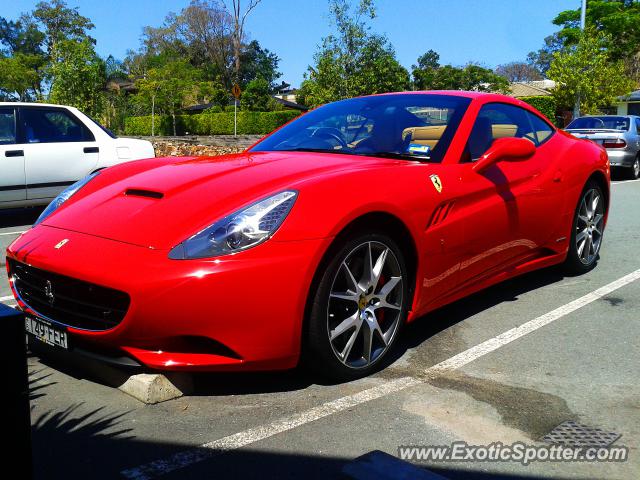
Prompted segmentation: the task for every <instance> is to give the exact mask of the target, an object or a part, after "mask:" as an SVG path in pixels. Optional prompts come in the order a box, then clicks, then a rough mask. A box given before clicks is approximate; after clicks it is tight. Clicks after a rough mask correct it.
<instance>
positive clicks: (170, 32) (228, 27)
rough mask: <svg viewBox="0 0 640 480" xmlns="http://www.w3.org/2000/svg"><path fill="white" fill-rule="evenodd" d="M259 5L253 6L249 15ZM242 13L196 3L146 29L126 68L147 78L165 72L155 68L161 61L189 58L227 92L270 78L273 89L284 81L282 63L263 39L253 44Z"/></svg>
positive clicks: (203, 0)
mask: <svg viewBox="0 0 640 480" xmlns="http://www.w3.org/2000/svg"><path fill="white" fill-rule="evenodd" d="M257 3H258V2H255V1H252V2H249V4H248V5H247V6H246V8H245V14H248V13H249V12H250V11H251V10H253V8H255V6H256V5H257ZM239 9H240V4H239V2H234V4H233V5H232V7H230V8H227V7H226V6H225V4H224V3H223V2H221V1H219V0H191V2H190V3H189V5H188V6H187V7H185V8H184V9H182V10H181V11H180V12H179V13H170V14H169V15H167V17H166V19H165V21H164V23H163V24H162V25H161V26H159V27H151V26H149V27H145V29H144V34H143V42H142V48H141V49H140V51H139V52H130V53H129V54H128V58H127V60H126V61H125V64H126V65H130V66H131V70H130V71H131V73H135V74H141V72H143V71H144V70H146V69H148V68H153V67H156V68H157V67H159V65H158V64H157V63H155V62H156V61H157V60H158V59H165V60H166V59H168V60H174V59H186V60H188V61H189V63H191V64H192V65H193V66H194V67H196V68H198V69H199V70H201V71H202V72H203V74H204V76H205V78H206V79H208V80H209V81H212V82H216V83H222V84H223V85H224V87H225V89H226V91H227V92H230V91H231V87H232V85H233V84H234V83H235V82H236V81H237V82H238V83H240V85H241V86H242V87H244V86H246V85H247V84H248V83H249V82H250V81H251V80H254V79H256V78H264V79H265V80H267V81H268V82H269V83H270V85H272V86H273V84H274V82H275V79H276V78H278V77H279V76H280V73H279V72H278V63H279V61H280V59H279V58H278V56H277V55H275V54H274V53H272V52H270V51H269V50H267V49H265V48H262V47H261V46H260V43H259V42H258V41H257V40H252V41H250V42H248V41H247V38H246V35H244V34H243V33H242V30H243V29H244V26H243V25H244V19H243V18H242V15H244V14H242V12H241V11H240V10H239ZM230 10H233V14H232V13H230ZM236 14H239V15H240V17H237V18H236ZM237 29H239V30H237ZM238 35H240V36H239V37H238ZM238 38H240V43H238V42H237V39H238ZM237 55H239V56H237ZM236 56H237V58H236ZM236 68H238V70H237V72H236Z"/></svg>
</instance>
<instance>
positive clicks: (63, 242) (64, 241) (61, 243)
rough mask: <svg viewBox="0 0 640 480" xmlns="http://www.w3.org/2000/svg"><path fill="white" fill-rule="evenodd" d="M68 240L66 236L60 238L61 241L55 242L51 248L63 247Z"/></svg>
mask: <svg viewBox="0 0 640 480" xmlns="http://www.w3.org/2000/svg"><path fill="white" fill-rule="evenodd" d="M68 241H69V239H68V238H65V239H64V240H62V241H60V242H58V243H57V244H56V246H55V247H53V248H55V249H60V248H62V247H64V246H65V245H66V243H67V242H68Z"/></svg>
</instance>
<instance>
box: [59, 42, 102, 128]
mask: <svg viewBox="0 0 640 480" xmlns="http://www.w3.org/2000/svg"><path fill="white" fill-rule="evenodd" d="M51 60H52V61H51V65H50V66H49V70H48V73H49V77H50V78H51V90H50V92H49V100H50V101H51V102H54V103H61V104H65V105H72V106H74V107H77V108H79V109H80V110H82V111H83V112H86V113H88V114H89V115H93V116H100V115H101V114H102V108H103V106H104V103H103V100H104V98H103V90H104V86H105V81H106V68H105V62H104V61H103V60H102V59H101V58H100V57H99V56H98V55H97V54H96V52H95V50H94V48H93V44H92V43H91V42H90V41H89V40H88V39H84V40H82V41H81V42H77V41H75V40H58V41H57V42H56V43H55V47H54V50H53V51H52V52H51Z"/></svg>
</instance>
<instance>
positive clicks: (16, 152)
mask: <svg viewBox="0 0 640 480" xmlns="http://www.w3.org/2000/svg"><path fill="white" fill-rule="evenodd" d="M4 156H5V157H24V150H7V151H6V152H4Z"/></svg>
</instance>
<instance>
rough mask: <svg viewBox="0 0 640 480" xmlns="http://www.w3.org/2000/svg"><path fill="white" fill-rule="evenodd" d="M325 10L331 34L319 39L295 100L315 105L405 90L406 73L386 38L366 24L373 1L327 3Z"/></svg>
mask: <svg viewBox="0 0 640 480" xmlns="http://www.w3.org/2000/svg"><path fill="white" fill-rule="evenodd" d="M329 7H330V12H331V16H332V19H333V24H334V27H335V28H334V30H335V31H334V33H332V34H331V35H329V36H328V37H326V38H324V39H323V43H322V47H321V48H320V50H319V51H318V52H317V53H316V55H315V57H314V59H315V66H314V67H309V70H308V72H307V74H305V80H304V81H303V83H302V86H301V88H300V91H299V95H298V98H299V100H298V101H300V102H303V103H306V104H307V105H310V106H315V105H319V104H322V103H326V102H331V101H335V100H340V99H343V98H350V97H354V96H358V95H367V94H374V93H383V92H389V91H396V90H406V89H408V88H409V86H410V82H409V73H408V72H407V70H406V69H405V68H404V67H403V66H402V65H400V63H399V62H398V61H397V60H396V57H395V51H394V49H393V47H392V46H391V44H390V43H389V41H388V40H387V38H386V37H384V36H382V35H377V34H372V33H371V32H370V26H369V25H368V23H367V21H368V20H372V19H374V18H375V15H376V14H375V7H374V4H373V0H360V1H359V2H358V3H357V5H355V6H352V5H351V4H350V3H349V2H348V1H347V0H330V2H329Z"/></svg>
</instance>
